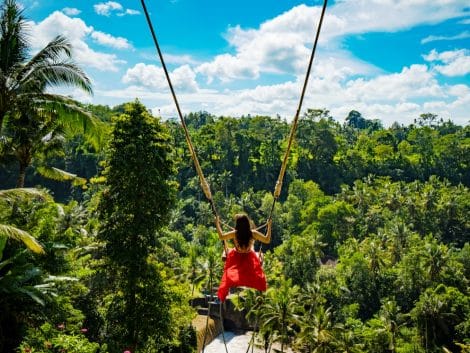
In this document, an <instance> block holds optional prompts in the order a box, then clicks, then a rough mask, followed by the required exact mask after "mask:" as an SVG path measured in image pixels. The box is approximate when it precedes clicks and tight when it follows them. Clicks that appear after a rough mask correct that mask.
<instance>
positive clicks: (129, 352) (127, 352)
mask: <svg viewBox="0 0 470 353" xmlns="http://www.w3.org/2000/svg"><path fill="white" fill-rule="evenodd" d="M123 353H132V352H131V351H124V352H123Z"/></svg>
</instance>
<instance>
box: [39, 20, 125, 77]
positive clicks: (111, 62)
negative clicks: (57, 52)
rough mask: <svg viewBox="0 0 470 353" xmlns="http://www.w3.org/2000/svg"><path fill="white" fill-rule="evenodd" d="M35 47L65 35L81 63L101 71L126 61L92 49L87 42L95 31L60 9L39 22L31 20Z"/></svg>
mask: <svg viewBox="0 0 470 353" xmlns="http://www.w3.org/2000/svg"><path fill="white" fill-rule="evenodd" d="M30 25H31V37H32V39H33V40H32V41H31V43H32V44H33V49H35V50H39V49H40V48H43V47H44V46H45V45H47V43H48V42H49V41H51V40H52V39H53V38H54V37H56V36H57V35H63V36H65V37H66V38H68V40H69V41H70V43H71V44H72V47H73V57H74V59H75V60H76V61H77V62H78V63H79V64H81V65H84V66H88V67H92V68H95V69H98V70H100V71H117V70H118V66H119V65H120V64H123V63H124V61H122V60H119V59H118V57H117V56H116V55H115V54H107V53H102V52H98V51H95V50H93V49H91V48H90V47H89V46H88V44H87V43H86V39H87V37H88V36H90V35H92V34H93V32H94V29H93V27H91V26H87V25H86V23H85V22H84V21H83V20H82V19H80V18H70V17H68V16H66V15H65V14H63V13H62V12H60V11H55V12H53V13H52V14H50V15H49V16H48V17H47V18H45V19H44V20H43V21H41V22H39V23H34V22H30Z"/></svg>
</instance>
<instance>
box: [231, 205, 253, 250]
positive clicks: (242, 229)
mask: <svg viewBox="0 0 470 353" xmlns="http://www.w3.org/2000/svg"><path fill="white" fill-rule="evenodd" d="M235 230H236V231H237V232H236V233H235V236H236V238H237V243H238V246H240V247H241V248H246V247H248V245H249V244H250V240H251V238H252V237H253V234H252V233H251V221H250V219H249V218H248V216H247V215H246V214H243V213H239V214H237V215H235Z"/></svg>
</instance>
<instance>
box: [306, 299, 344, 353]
mask: <svg viewBox="0 0 470 353" xmlns="http://www.w3.org/2000/svg"><path fill="white" fill-rule="evenodd" d="M337 331H339V326H336V325H335V324H334V323H333V320H332V313H331V308H327V309H325V308H324V307H323V306H322V305H320V306H318V307H317V308H315V310H314V311H312V312H311V313H310V314H309V315H305V316H303V317H302V323H301V332H300V334H299V335H298V342H299V344H300V345H301V346H303V347H305V348H306V349H307V351H308V352H311V353H329V352H331V353H332V352H336V349H335V348H336V346H335V343H336V335H337V333H336V332H337Z"/></svg>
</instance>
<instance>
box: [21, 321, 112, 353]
mask: <svg viewBox="0 0 470 353" xmlns="http://www.w3.org/2000/svg"><path fill="white" fill-rule="evenodd" d="M86 333H87V329H86V328H82V329H80V330H70V329H68V328H67V327H66V326H65V325H63V324H59V325H57V327H54V326H53V325H51V324H49V323H46V324H43V325H41V327H39V328H34V329H29V330H28V332H27V334H26V339H25V340H24V341H23V342H22V343H21V345H20V346H19V352H21V353H34V352H36V353H52V352H74V353H98V352H100V353H101V352H102V353H106V352H107V349H106V346H100V345H99V344H98V343H93V342H90V341H89V340H88V338H87V337H86Z"/></svg>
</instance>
